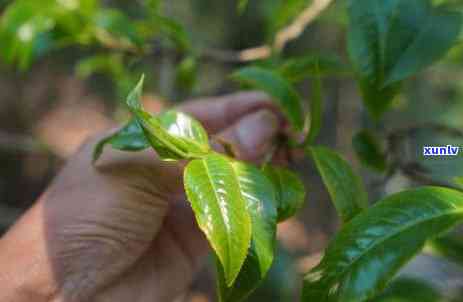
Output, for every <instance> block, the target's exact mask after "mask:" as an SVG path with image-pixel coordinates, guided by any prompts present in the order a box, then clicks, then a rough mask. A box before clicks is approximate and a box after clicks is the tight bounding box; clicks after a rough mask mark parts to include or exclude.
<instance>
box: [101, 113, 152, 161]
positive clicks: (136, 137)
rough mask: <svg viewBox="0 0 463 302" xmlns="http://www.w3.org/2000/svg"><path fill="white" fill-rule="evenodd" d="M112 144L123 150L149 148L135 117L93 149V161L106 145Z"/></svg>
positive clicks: (115, 147)
mask: <svg viewBox="0 0 463 302" xmlns="http://www.w3.org/2000/svg"><path fill="white" fill-rule="evenodd" d="M107 144H110V145H111V146H112V147H113V148H114V149H117V150H122V151H141V150H144V149H146V148H149V146H150V144H149V142H148V141H147V140H146V138H145V135H144V133H143V129H142V128H141V127H140V125H139V124H138V122H137V121H136V120H135V119H134V120H132V121H130V122H129V123H128V124H127V125H126V126H124V127H123V128H122V129H121V130H119V131H117V132H116V133H114V134H112V135H110V136H108V137H106V138H104V139H102V140H101V141H100V142H99V143H98V144H97V145H96V146H95V149H94V151H93V161H94V162H95V161H97V160H98V158H99V157H100V156H101V154H102V153H103V149H104V147H105V146H106V145H107Z"/></svg>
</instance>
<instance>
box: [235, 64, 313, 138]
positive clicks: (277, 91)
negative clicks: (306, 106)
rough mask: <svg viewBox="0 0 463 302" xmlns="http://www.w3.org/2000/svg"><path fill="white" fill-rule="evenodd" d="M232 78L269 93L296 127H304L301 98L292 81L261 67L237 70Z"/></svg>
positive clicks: (299, 128) (298, 128) (297, 128)
mask: <svg viewBox="0 0 463 302" xmlns="http://www.w3.org/2000/svg"><path fill="white" fill-rule="evenodd" d="M232 78H234V79H235V80H237V81H240V82H243V83H245V84H248V85H250V86H252V87H253V88H257V89H261V90H263V91H264V92H266V93H268V94H269V95H270V97H272V98H273V100H274V101H275V102H276V103H277V104H279V105H280V106H281V108H282V110H283V112H284V113H285V114H286V117H287V118H288V119H289V121H290V122H291V123H292V125H293V126H294V128H295V129H296V130H302V129H303V127H304V114H303V109H302V104H301V98H300V96H299V94H298V93H297V91H296V90H295V89H294V87H293V86H292V85H291V83H289V82H288V81H287V80H286V79H284V78H283V77H282V76H280V75H279V74H278V73H276V72H274V71H271V70H268V69H264V68H261V67H245V68H242V69H240V70H238V71H237V72H235V73H234V74H233V75H232Z"/></svg>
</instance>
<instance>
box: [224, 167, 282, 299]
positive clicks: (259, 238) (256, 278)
mask: <svg viewBox="0 0 463 302" xmlns="http://www.w3.org/2000/svg"><path fill="white" fill-rule="evenodd" d="M232 165H233V169H234V171H235V173H236V175H237V177H238V182H239V186H240V191H241V195H242V196H243V198H244V199H245V201H246V205H247V209H248V211H249V214H250V216H251V222H252V239H251V247H250V249H249V251H248V255H247V257H246V260H245V262H244V264H243V267H242V270H241V272H240V273H239V275H238V277H237V278H236V281H235V283H234V284H233V286H231V287H228V286H227V284H226V282H225V277H224V273H223V270H222V269H221V267H219V268H218V277H219V278H218V282H219V295H220V301H222V302H225V301H229V302H239V301H243V300H244V299H246V297H247V296H249V294H251V293H252V292H253V291H254V290H255V289H256V288H257V286H258V285H259V284H260V282H261V281H262V280H263V279H264V278H265V276H266V275H267V272H268V271H269V269H270V267H271V265H272V263H273V257H274V250H275V241H276V225H277V208H276V192H275V189H274V187H273V184H272V183H271V182H270V181H269V180H268V179H267V177H266V176H265V175H264V174H263V172H261V171H260V170H259V169H257V168H256V167H254V166H252V165H249V164H245V163H241V162H236V161H235V162H233V164H232Z"/></svg>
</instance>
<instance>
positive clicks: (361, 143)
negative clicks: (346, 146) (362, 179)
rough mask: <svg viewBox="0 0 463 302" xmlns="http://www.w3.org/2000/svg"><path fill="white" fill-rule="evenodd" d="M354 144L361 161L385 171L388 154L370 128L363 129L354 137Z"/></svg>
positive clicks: (377, 169)
mask: <svg viewBox="0 0 463 302" xmlns="http://www.w3.org/2000/svg"><path fill="white" fill-rule="evenodd" d="M352 146H353V147H354V150H355V152H356V154H357V157H358V158H359V159H360V161H361V162H362V163H363V164H364V165H365V166H367V167H369V168H371V169H373V170H376V171H378V172H384V171H385V170H386V167H387V163H386V155H385V154H384V151H383V150H382V147H381V144H380V142H379V141H378V139H377V138H376V137H375V136H374V135H373V134H372V133H371V132H370V131H368V130H362V131H360V132H359V133H357V134H356V135H355V136H354V137H353V138H352Z"/></svg>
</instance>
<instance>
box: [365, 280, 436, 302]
mask: <svg viewBox="0 0 463 302" xmlns="http://www.w3.org/2000/svg"><path fill="white" fill-rule="evenodd" d="M418 301H419V302H444V301H445V300H443V297H442V296H441V295H440V294H439V292H438V291H437V290H436V289H435V288H433V287H432V286H431V285H430V284H428V283H427V282H425V281H423V280H418V279H412V278H405V277H402V278H399V279H397V280H394V281H393V282H392V283H391V284H390V285H389V286H388V287H387V289H386V290H385V292H384V293H383V294H381V295H380V296H379V297H378V298H375V299H373V300H371V301H369V302H418Z"/></svg>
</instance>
